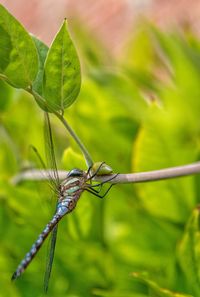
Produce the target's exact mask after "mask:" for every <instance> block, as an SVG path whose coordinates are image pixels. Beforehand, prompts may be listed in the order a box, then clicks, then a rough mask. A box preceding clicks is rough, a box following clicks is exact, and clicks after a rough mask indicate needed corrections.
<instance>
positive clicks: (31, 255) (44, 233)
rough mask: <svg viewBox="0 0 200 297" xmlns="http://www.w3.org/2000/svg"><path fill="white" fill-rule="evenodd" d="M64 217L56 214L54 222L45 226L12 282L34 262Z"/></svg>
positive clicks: (13, 276) (14, 274)
mask: <svg viewBox="0 0 200 297" xmlns="http://www.w3.org/2000/svg"><path fill="white" fill-rule="evenodd" d="M61 218H62V216H61V215H60V214H58V213H57V212H56V214H55V215H54V216H53V218H52V220H51V221H50V222H49V223H48V224H47V225H46V226H45V228H44V230H43V231H42V233H40V235H39V236H38V238H37V240H36V241H35V243H34V244H33V245H32V247H31V249H30V251H29V252H28V253H27V254H26V255H25V257H24V259H23V260H22V261H21V263H20V264H19V266H18V267H17V269H16V271H15V272H14V273H13V275H12V278H11V279H12V280H15V279H16V278H18V277H19V276H20V275H21V274H22V273H23V272H24V270H25V269H26V267H27V266H28V265H29V263H30V262H31V261H32V260H33V258H34V257H35V255H36V254H37V252H38V251H39V249H40V248H41V246H42V244H43V243H44V241H45V239H46V238H47V236H48V235H49V233H50V232H51V231H52V230H53V228H54V227H55V226H56V225H57V223H58V222H59V221H60V219H61Z"/></svg>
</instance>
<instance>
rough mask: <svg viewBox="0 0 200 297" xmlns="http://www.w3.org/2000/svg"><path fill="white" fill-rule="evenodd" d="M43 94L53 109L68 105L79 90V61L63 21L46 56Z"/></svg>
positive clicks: (62, 108) (57, 109) (61, 108)
mask: <svg viewBox="0 0 200 297" xmlns="http://www.w3.org/2000/svg"><path fill="white" fill-rule="evenodd" d="M43 83H44V84H43V89H44V93H43V96H44V98H45V99H46V101H47V104H48V105H49V106H51V108H53V109H54V110H55V111H59V110H64V109H65V108H67V107H69V106H70V105H71V104H72V103H73V102H74V100H75V99H76V97H77V96H78V94H79V91H80V85H81V74H80V63H79V59H78V56H77V53H76V50H75V48H74V45H73V43H72V41H71V38H70V36H69V33H68V31H67V22H66V21H64V23H63V25H62V26H61V29H60V31H59V32H58V33H57V35H56V37H55V39H54V41H53V43H52V45H51V47H50V49H49V52H48V55H47V58H46V62H45V72H44V82H43Z"/></svg>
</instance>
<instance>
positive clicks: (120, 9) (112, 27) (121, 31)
mask: <svg viewBox="0 0 200 297" xmlns="http://www.w3.org/2000/svg"><path fill="white" fill-rule="evenodd" d="M0 3H1V4H3V5H4V6H5V7H6V8H7V9H8V10H9V11H10V12H11V13H12V14H13V15H14V16H15V17H16V18H17V19H19V20H20V22H22V23H23V24H24V26H25V27H26V28H27V29H28V30H29V31H30V32H32V33H33V34H35V35H36V36H38V37H39V38H40V39H41V40H43V41H44V42H46V43H47V44H49V43H50V42H51V40H52V39H53V36H54V35H55V33H56V32H57V30H58V28H59V27H60V25H61V23H62V20H63V18H64V17H66V18H67V19H68V21H69V23H70V20H73V19H78V20H80V21H81V22H82V23H83V24H84V25H85V26H86V27H88V28H90V30H91V31H92V32H93V33H94V34H95V36H96V37H97V38H99V39H100V40H101V41H102V42H103V43H104V44H105V46H106V47H107V49H108V50H109V51H110V53H112V54H114V55H117V54H119V53H120V51H121V49H122V48H123V45H124V44H125V43H126V41H127V40H128V38H129V36H130V32H131V31H133V30H134V29H135V28H136V27H137V23H138V20H140V19H141V18H146V19H149V20H151V21H152V22H154V23H156V24H158V25H159V26H160V27H162V28H173V27H176V26H180V25H181V26H182V25H184V26H186V25H187V26H190V27H191V29H192V30H193V31H195V32H196V33H197V34H198V33H199V27H200V1H195V0H190V1H189V2H188V1H187V0H179V1H174V0H96V1H95V0H58V1H54V0H40V1H39V0H32V1H27V0H26V1H25V0H17V1H13V0H3V1H0Z"/></svg>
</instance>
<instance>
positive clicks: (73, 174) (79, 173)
mask: <svg viewBox="0 0 200 297" xmlns="http://www.w3.org/2000/svg"><path fill="white" fill-rule="evenodd" d="M82 175H83V170H81V169H77V168H74V169H72V170H70V171H69V173H68V175H67V177H76V176H82Z"/></svg>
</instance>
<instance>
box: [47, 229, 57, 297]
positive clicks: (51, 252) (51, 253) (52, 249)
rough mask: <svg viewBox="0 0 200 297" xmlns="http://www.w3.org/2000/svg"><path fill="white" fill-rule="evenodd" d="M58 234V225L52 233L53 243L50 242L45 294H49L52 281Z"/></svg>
mask: <svg viewBox="0 0 200 297" xmlns="http://www.w3.org/2000/svg"><path fill="white" fill-rule="evenodd" d="M57 232H58V225H56V226H55V227H54V229H53V230H52V232H51V242H50V248H49V251H48V255H47V263H46V270H45V275H44V292H45V293H47V291H48V286H49V280H50V276H51V270H52V265H53V259H54V252H55V247H56V239H57Z"/></svg>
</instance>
